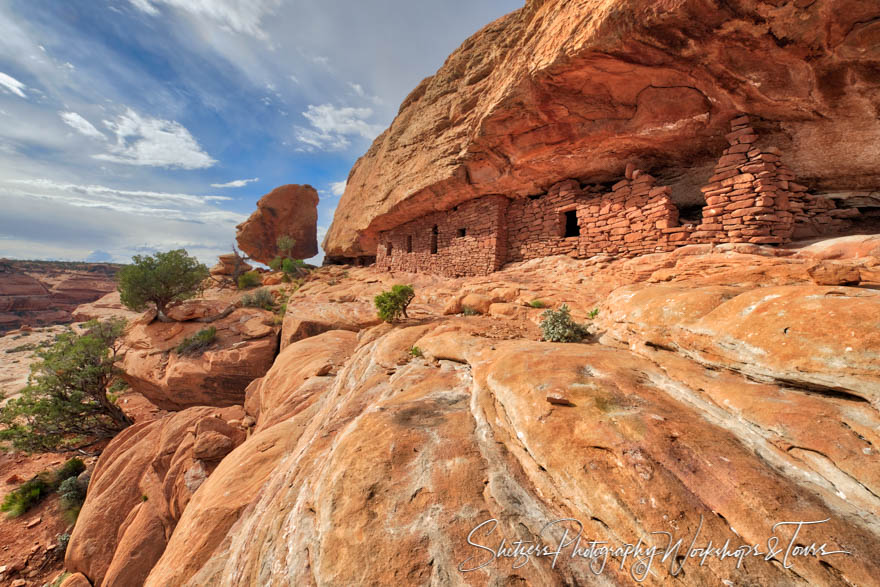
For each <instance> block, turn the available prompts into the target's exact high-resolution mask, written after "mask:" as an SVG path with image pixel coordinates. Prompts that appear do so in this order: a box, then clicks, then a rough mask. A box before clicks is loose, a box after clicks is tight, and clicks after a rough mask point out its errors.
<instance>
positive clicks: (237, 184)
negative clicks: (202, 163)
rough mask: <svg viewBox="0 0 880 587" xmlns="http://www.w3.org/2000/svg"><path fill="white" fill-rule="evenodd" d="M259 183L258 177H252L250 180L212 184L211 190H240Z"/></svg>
mask: <svg viewBox="0 0 880 587" xmlns="http://www.w3.org/2000/svg"><path fill="white" fill-rule="evenodd" d="M258 181H260V178H259V177H254V178H252V179H236V180H235V181H228V182H226V183H212V184H211V187H212V188H240V187H244V186H246V185H247V184H249V183H256V182H258Z"/></svg>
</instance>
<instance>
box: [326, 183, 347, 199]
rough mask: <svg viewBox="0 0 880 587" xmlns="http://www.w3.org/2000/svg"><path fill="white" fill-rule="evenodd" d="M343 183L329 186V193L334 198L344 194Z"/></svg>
mask: <svg viewBox="0 0 880 587" xmlns="http://www.w3.org/2000/svg"><path fill="white" fill-rule="evenodd" d="M346 183H347V182H345V181H334V182H333V183H331V184H330V193H331V194H333V195H334V196H341V195H342V194H344V193H345V184H346Z"/></svg>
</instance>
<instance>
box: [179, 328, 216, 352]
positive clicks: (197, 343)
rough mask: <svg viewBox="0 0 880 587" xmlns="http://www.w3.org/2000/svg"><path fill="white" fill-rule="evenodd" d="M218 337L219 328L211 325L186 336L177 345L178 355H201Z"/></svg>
mask: <svg viewBox="0 0 880 587" xmlns="http://www.w3.org/2000/svg"><path fill="white" fill-rule="evenodd" d="M216 339H217V328H215V327H214V326H211V327H209V328H205V329H202V330H199V331H198V332H196V333H195V334H193V335H192V336H187V337H186V338H184V339H183V340H182V341H181V343H180V344H179V345H177V354H178V355H200V354H202V353H203V352H205V349H207V348H208V347H209V346H211V343H213V342H214V341H215V340H216Z"/></svg>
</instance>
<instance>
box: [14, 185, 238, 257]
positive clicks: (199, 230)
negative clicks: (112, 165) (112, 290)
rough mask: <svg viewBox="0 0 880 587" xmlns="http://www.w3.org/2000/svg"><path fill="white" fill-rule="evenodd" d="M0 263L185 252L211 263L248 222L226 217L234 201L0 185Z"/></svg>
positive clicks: (70, 187)
mask: <svg viewBox="0 0 880 587" xmlns="http://www.w3.org/2000/svg"><path fill="white" fill-rule="evenodd" d="M0 200H2V201H3V204H4V214H2V215H0V257H2V256H4V255H6V256H10V257H17V258H56V259H84V258H86V257H88V256H89V255H90V254H92V253H93V252H94V251H109V252H110V253H111V254H112V256H113V258H114V260H116V261H127V260H128V259H129V258H130V257H131V256H132V255H133V254H137V253H142V252H153V251H156V250H169V249H175V248H185V249H187V250H189V251H190V252H191V253H193V254H195V255H197V256H198V257H199V258H200V259H201V260H202V261H203V262H206V263H212V262H214V260H216V258H217V255H218V254H220V253H223V252H228V251H229V248H230V245H231V243H232V242H234V239H235V226H236V225H237V224H239V223H241V222H242V221H244V220H245V219H246V217H247V216H246V215H244V214H238V213H235V212H232V211H229V210H223V209H222V208H220V207H219V205H218V204H220V203H222V201H225V200H230V198H226V197H221V196H200V195H193V194H187V193H174V192H155V191H146V190H126V189H117V188H113V187H107V186H103V185H86V184H78V183H62V182H57V181H52V180H48V179H27V180H24V179H23V180H13V181H8V180H7V181H0Z"/></svg>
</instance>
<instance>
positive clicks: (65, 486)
mask: <svg viewBox="0 0 880 587" xmlns="http://www.w3.org/2000/svg"><path fill="white" fill-rule="evenodd" d="M87 488H88V487H87V486H86V484H85V483H83V482H82V481H80V480H79V478H78V477H68V478H67V479H65V480H64V481H62V482H61V485H59V486H58V496H59V497H60V501H61V511H62V513H63V515H64V519H65V520H66V521H67V523H68V524H76V519H77V518H78V517H79V512H80V510H81V509H82V505H83V503H84V502H85V501H86V489H87Z"/></svg>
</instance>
